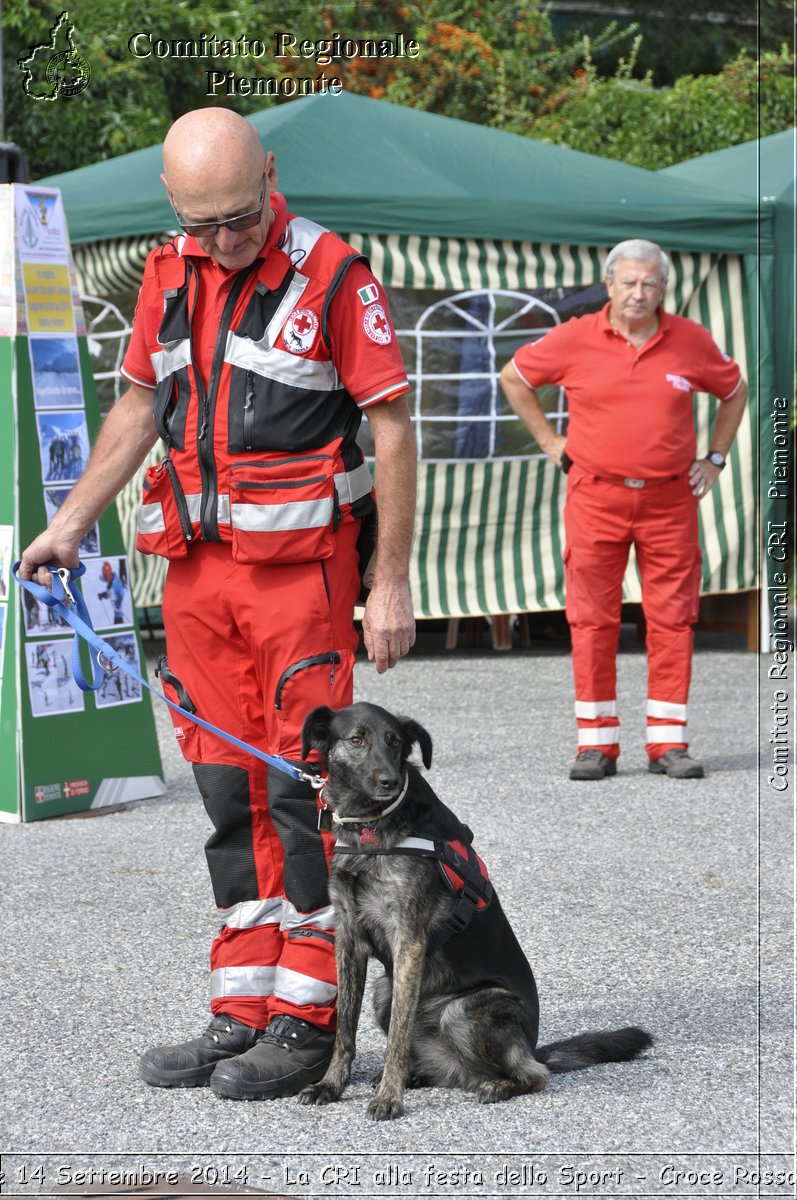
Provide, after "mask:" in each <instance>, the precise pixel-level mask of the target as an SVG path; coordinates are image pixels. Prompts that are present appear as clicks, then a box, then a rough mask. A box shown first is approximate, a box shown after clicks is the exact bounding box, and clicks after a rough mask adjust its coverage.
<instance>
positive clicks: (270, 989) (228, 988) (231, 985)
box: [210, 967, 277, 1000]
mask: <svg viewBox="0 0 797 1200" xmlns="http://www.w3.org/2000/svg"><path fill="white" fill-rule="evenodd" d="M276 973H277V968H276V967H217V968H216V970H215V971H211V972H210V998H211V1000H217V999H218V998H219V996H273V995H274V980H275V976H276Z"/></svg>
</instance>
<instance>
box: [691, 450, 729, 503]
mask: <svg viewBox="0 0 797 1200" xmlns="http://www.w3.org/2000/svg"><path fill="white" fill-rule="evenodd" d="M721 470H722V468H721V467H715V466H714V464H713V463H712V462H709V460H708V459H707V458H696V459H695V461H694V462H693V463H692V465H691V467H690V468H689V486H690V488H691V489H692V495H693V496H697V498H698V500H702V499H703V497H704V496H707V495H708V494H709V492H710V491H711V489H712V488H713V486H714V484H715V483H716V482H717V480H718V479H719V477H720V471H721Z"/></svg>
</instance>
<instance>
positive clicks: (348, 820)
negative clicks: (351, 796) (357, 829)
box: [321, 775, 410, 825]
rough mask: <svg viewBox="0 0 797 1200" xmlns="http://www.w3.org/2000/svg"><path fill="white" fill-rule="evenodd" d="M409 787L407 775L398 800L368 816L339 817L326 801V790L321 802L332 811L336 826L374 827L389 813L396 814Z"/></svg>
mask: <svg viewBox="0 0 797 1200" xmlns="http://www.w3.org/2000/svg"><path fill="white" fill-rule="evenodd" d="M409 785H410V777H409V775H405V776H404V786H403V787H402V789H401V791H400V792H399V794H398V796H397V797H396V799H395V800H394V801H393V802H392V803H391V804H388V806H387V808H383V809H381V810H380V811H379V812H378V813H373V814H369V815H368V816H360V817H339V816H338V814H337V813H336V812H335V809H334V807H333V805H331V804H329V803H328V802H327V800H326V797H325V795H324V792H325V790H326V789H323V790H322V792H321V800H322V802H323V804H324V807H325V808H328V809H330V810H331V812H332V823H333V824H334V825H372V824H373V822H374V821H381V820H382V818H383V817H386V816H388V814H389V813H392V812H395V810H396V809H397V808H398V806H399V805H400V804H401V802H402V800H403V799H404V797H405V796H406V795H407V788H408V787H409Z"/></svg>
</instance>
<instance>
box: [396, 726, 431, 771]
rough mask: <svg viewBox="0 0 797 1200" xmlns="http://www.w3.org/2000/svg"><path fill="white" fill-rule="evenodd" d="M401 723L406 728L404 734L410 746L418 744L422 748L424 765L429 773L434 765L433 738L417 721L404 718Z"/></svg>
mask: <svg viewBox="0 0 797 1200" xmlns="http://www.w3.org/2000/svg"><path fill="white" fill-rule="evenodd" d="M401 723H402V725H403V726H404V733H405V735H406V737H407V741H408V742H409V744H410V746H414V745H415V743H416V742H417V743H418V745H419V746H420V748H421V758H422V759H423V765H424V766H425V767H426V770H427V771H428V770H429V768H430V767H431V765H432V739H431V736H430V735H429V734H428V733H427V732H426V730H425V729H424V727H423V725H419V724H418V722H417V721H413V720H412V719H410V718H402V722H401Z"/></svg>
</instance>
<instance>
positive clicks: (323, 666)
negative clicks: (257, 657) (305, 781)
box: [274, 650, 354, 758]
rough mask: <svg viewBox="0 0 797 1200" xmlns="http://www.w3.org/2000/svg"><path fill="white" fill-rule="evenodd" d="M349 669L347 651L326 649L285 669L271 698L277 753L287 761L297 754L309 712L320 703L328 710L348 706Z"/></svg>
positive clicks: (350, 662)
mask: <svg viewBox="0 0 797 1200" xmlns="http://www.w3.org/2000/svg"><path fill="white" fill-rule="evenodd" d="M353 667H354V655H353V653H352V652H351V651H350V650H326V651H322V652H321V653H319V654H311V655H310V656H309V657H308V658H301V659H299V660H298V661H297V662H294V663H291V664H290V665H289V666H287V667H286V668H285V670H284V671H283V672H282V674H281V675H280V677H279V679H278V681H277V688H276V692H275V695H274V708H275V710H276V714H277V723H278V728H279V738H280V748H279V752H280V754H284V755H285V756H286V757H287V758H291V757H296V756H297V755H300V754H301V738H302V726H303V724H304V720H305V717H306V716H307V714H308V713H309V712H310V711H311V709H313V708H317V707H318V706H319V705H320V704H327V705H329V707H330V708H345V707H346V705H347V704H351V678H352V671H353Z"/></svg>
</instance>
